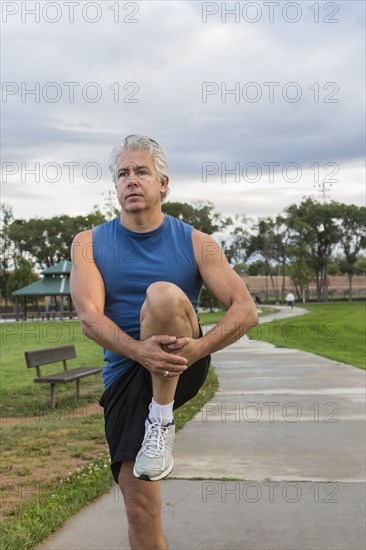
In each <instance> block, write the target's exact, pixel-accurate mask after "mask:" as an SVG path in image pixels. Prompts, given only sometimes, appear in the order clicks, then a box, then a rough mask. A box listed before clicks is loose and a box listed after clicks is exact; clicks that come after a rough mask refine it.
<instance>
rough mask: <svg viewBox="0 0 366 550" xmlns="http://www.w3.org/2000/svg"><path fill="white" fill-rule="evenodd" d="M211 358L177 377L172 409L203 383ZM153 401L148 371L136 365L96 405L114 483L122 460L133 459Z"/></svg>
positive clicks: (140, 441) (140, 442) (120, 377)
mask: <svg viewBox="0 0 366 550" xmlns="http://www.w3.org/2000/svg"><path fill="white" fill-rule="evenodd" d="M210 362H211V356H210V355H207V356H206V357H203V358H202V359H200V360H199V361H197V362H196V363H193V365H191V366H190V367H189V368H188V369H187V370H185V371H184V372H182V374H181V375H180V376H179V380H178V385H177V389H176V392H175V396H174V407H173V408H174V409H177V408H178V407H181V406H182V405H183V404H184V403H186V402H187V401H189V400H190V399H192V398H193V397H194V396H195V395H196V394H197V392H198V390H199V389H200V388H201V386H202V385H203V383H204V381H205V380H206V377H207V374H208V369H209V366H210ZM151 398H152V381H151V374H150V372H149V371H148V370H147V369H145V368H144V367H142V366H141V365H139V364H138V363H136V364H135V365H133V366H132V367H130V368H129V369H128V370H127V371H126V372H124V373H123V374H121V376H119V377H118V378H117V379H116V380H114V381H113V382H112V384H111V385H110V386H108V388H107V389H106V390H105V391H104V393H103V395H102V397H101V398H100V401H99V404H100V405H101V406H102V407H103V408H104V420H105V435H106V438H107V442H108V446H109V452H110V455H111V470H112V474H113V477H114V480H115V482H116V483H118V475H119V471H120V468H121V464H122V462H123V461H124V460H135V458H136V455H137V453H138V452H139V450H140V447H141V444H142V441H143V439H144V434H145V420H146V417H147V415H148V412H149V405H150V403H151Z"/></svg>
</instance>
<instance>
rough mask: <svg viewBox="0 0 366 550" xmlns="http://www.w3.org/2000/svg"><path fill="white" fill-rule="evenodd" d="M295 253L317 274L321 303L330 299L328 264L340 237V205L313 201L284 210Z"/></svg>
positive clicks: (293, 252)
mask: <svg viewBox="0 0 366 550" xmlns="http://www.w3.org/2000/svg"><path fill="white" fill-rule="evenodd" d="M285 212H286V214H287V216H286V218H285V223H286V225H287V226H288V228H289V229H290V232H291V235H290V241H291V245H292V254H293V255H294V256H295V259H296V257H297V258H304V259H305V261H306V264H307V265H308V266H309V267H310V268H311V270H312V271H313V273H314V277H315V281H316V290H317V298H318V301H326V300H327V297H328V264H329V260H330V258H331V256H332V255H333V252H334V250H335V247H336V245H337V243H338V242H339V240H340V237H341V233H342V232H341V227H340V222H341V219H342V208H341V205H340V204H339V203H336V202H331V203H329V204H321V203H320V202H317V201H314V200H313V199H311V198H307V199H304V200H303V201H302V202H301V203H300V204H299V205H297V204H292V205H290V206H289V207H288V208H286V209H285Z"/></svg>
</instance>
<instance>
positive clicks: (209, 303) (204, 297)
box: [199, 286, 222, 312]
mask: <svg viewBox="0 0 366 550" xmlns="http://www.w3.org/2000/svg"><path fill="white" fill-rule="evenodd" d="M199 305H200V307H203V308H209V310H210V311H211V312H212V311H213V309H214V308H221V307H222V306H221V304H220V302H219V301H218V299H217V298H216V297H215V296H214V295H213V294H212V292H211V290H209V289H208V288H206V287H205V286H203V287H202V291H201V294H200V299H199Z"/></svg>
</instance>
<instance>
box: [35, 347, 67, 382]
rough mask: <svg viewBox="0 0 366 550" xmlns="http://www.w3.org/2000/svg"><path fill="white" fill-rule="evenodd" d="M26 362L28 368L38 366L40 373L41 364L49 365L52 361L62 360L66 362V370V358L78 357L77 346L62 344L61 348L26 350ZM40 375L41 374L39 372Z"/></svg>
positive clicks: (65, 366) (65, 368) (65, 367)
mask: <svg viewBox="0 0 366 550" xmlns="http://www.w3.org/2000/svg"><path fill="white" fill-rule="evenodd" d="M24 355H25V362H26V363H27V367H28V368H32V367H36V369H37V374H38V373H39V369H38V367H40V366H41V365H49V364H50V363H56V362H57V361H62V362H63V364H64V370H67V365H66V360H67V359H74V358H75V357H76V352H75V346H73V345H70V346H61V347H59V348H47V349H38V350H35V351H26V352H25V353H24ZM38 376H39V374H38Z"/></svg>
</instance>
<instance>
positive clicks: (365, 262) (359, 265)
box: [355, 257, 366, 275]
mask: <svg viewBox="0 0 366 550" xmlns="http://www.w3.org/2000/svg"><path fill="white" fill-rule="evenodd" d="M355 274H356V275H365V274H366V258H363V257H361V258H358V260H357V261H356V263H355Z"/></svg>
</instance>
